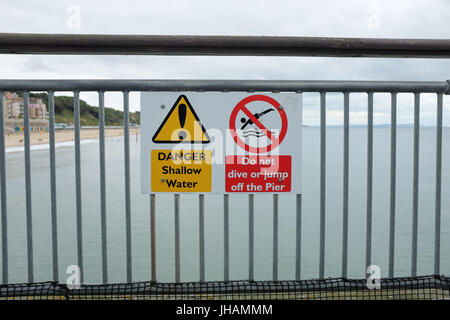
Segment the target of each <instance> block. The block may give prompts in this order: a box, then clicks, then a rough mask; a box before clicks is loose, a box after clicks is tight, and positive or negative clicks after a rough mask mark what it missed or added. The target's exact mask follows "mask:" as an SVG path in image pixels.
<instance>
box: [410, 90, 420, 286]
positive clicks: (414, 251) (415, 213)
mask: <svg viewBox="0 0 450 320" xmlns="http://www.w3.org/2000/svg"><path fill="white" fill-rule="evenodd" d="M419 130H420V92H415V93H414V155H413V209H412V245H411V276H412V277H415V276H416V275H417V232H418V218H419V217H418V215H419Z"/></svg>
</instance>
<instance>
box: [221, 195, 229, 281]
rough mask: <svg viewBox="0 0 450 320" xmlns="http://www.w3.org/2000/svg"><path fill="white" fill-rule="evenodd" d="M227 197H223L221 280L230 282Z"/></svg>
mask: <svg viewBox="0 0 450 320" xmlns="http://www.w3.org/2000/svg"><path fill="white" fill-rule="evenodd" d="M229 198H230V197H229V195H228V194H224V195H223V280H224V281H229V280H230V227H229V226H230V207H229Z"/></svg>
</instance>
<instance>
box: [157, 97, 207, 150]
mask: <svg viewBox="0 0 450 320" xmlns="http://www.w3.org/2000/svg"><path fill="white" fill-rule="evenodd" d="M152 140H153V142H154V143H180V142H185V143H208V142H210V139H209V136H208V133H207V132H206V130H205V128H204V127H203V125H202V123H201V122H200V119H199V118H198V116H197V114H196V113H195V111H194V109H193V108H192V106H191V104H190V102H189V100H188V98H187V97H186V96H185V95H180V96H179V97H178V99H177V101H176V102H175V103H174V105H173V106H172V109H170V111H169V113H168V114H167V116H166V118H165V119H164V121H163V122H162V123H161V125H160V126H159V128H158V130H156V133H155V134H154V135H153V138H152Z"/></svg>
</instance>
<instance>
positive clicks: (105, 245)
mask: <svg viewBox="0 0 450 320" xmlns="http://www.w3.org/2000/svg"><path fill="white" fill-rule="evenodd" d="M98 99H99V116H98V122H99V131H100V132H99V134H100V144H99V149H100V150H99V152H100V221H101V233H102V234H101V237H102V274H103V283H105V284H106V283H108V242H107V232H106V173H105V92H104V91H99V93H98Z"/></svg>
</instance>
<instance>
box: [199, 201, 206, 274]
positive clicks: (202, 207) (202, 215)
mask: <svg viewBox="0 0 450 320" xmlns="http://www.w3.org/2000/svg"><path fill="white" fill-rule="evenodd" d="M198 202H199V210H198V215H199V217H198V218H199V219H198V221H199V258H200V261H199V264H200V268H199V269H200V281H201V282H204V281H205V195H204V194H200V195H199V196H198Z"/></svg>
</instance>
